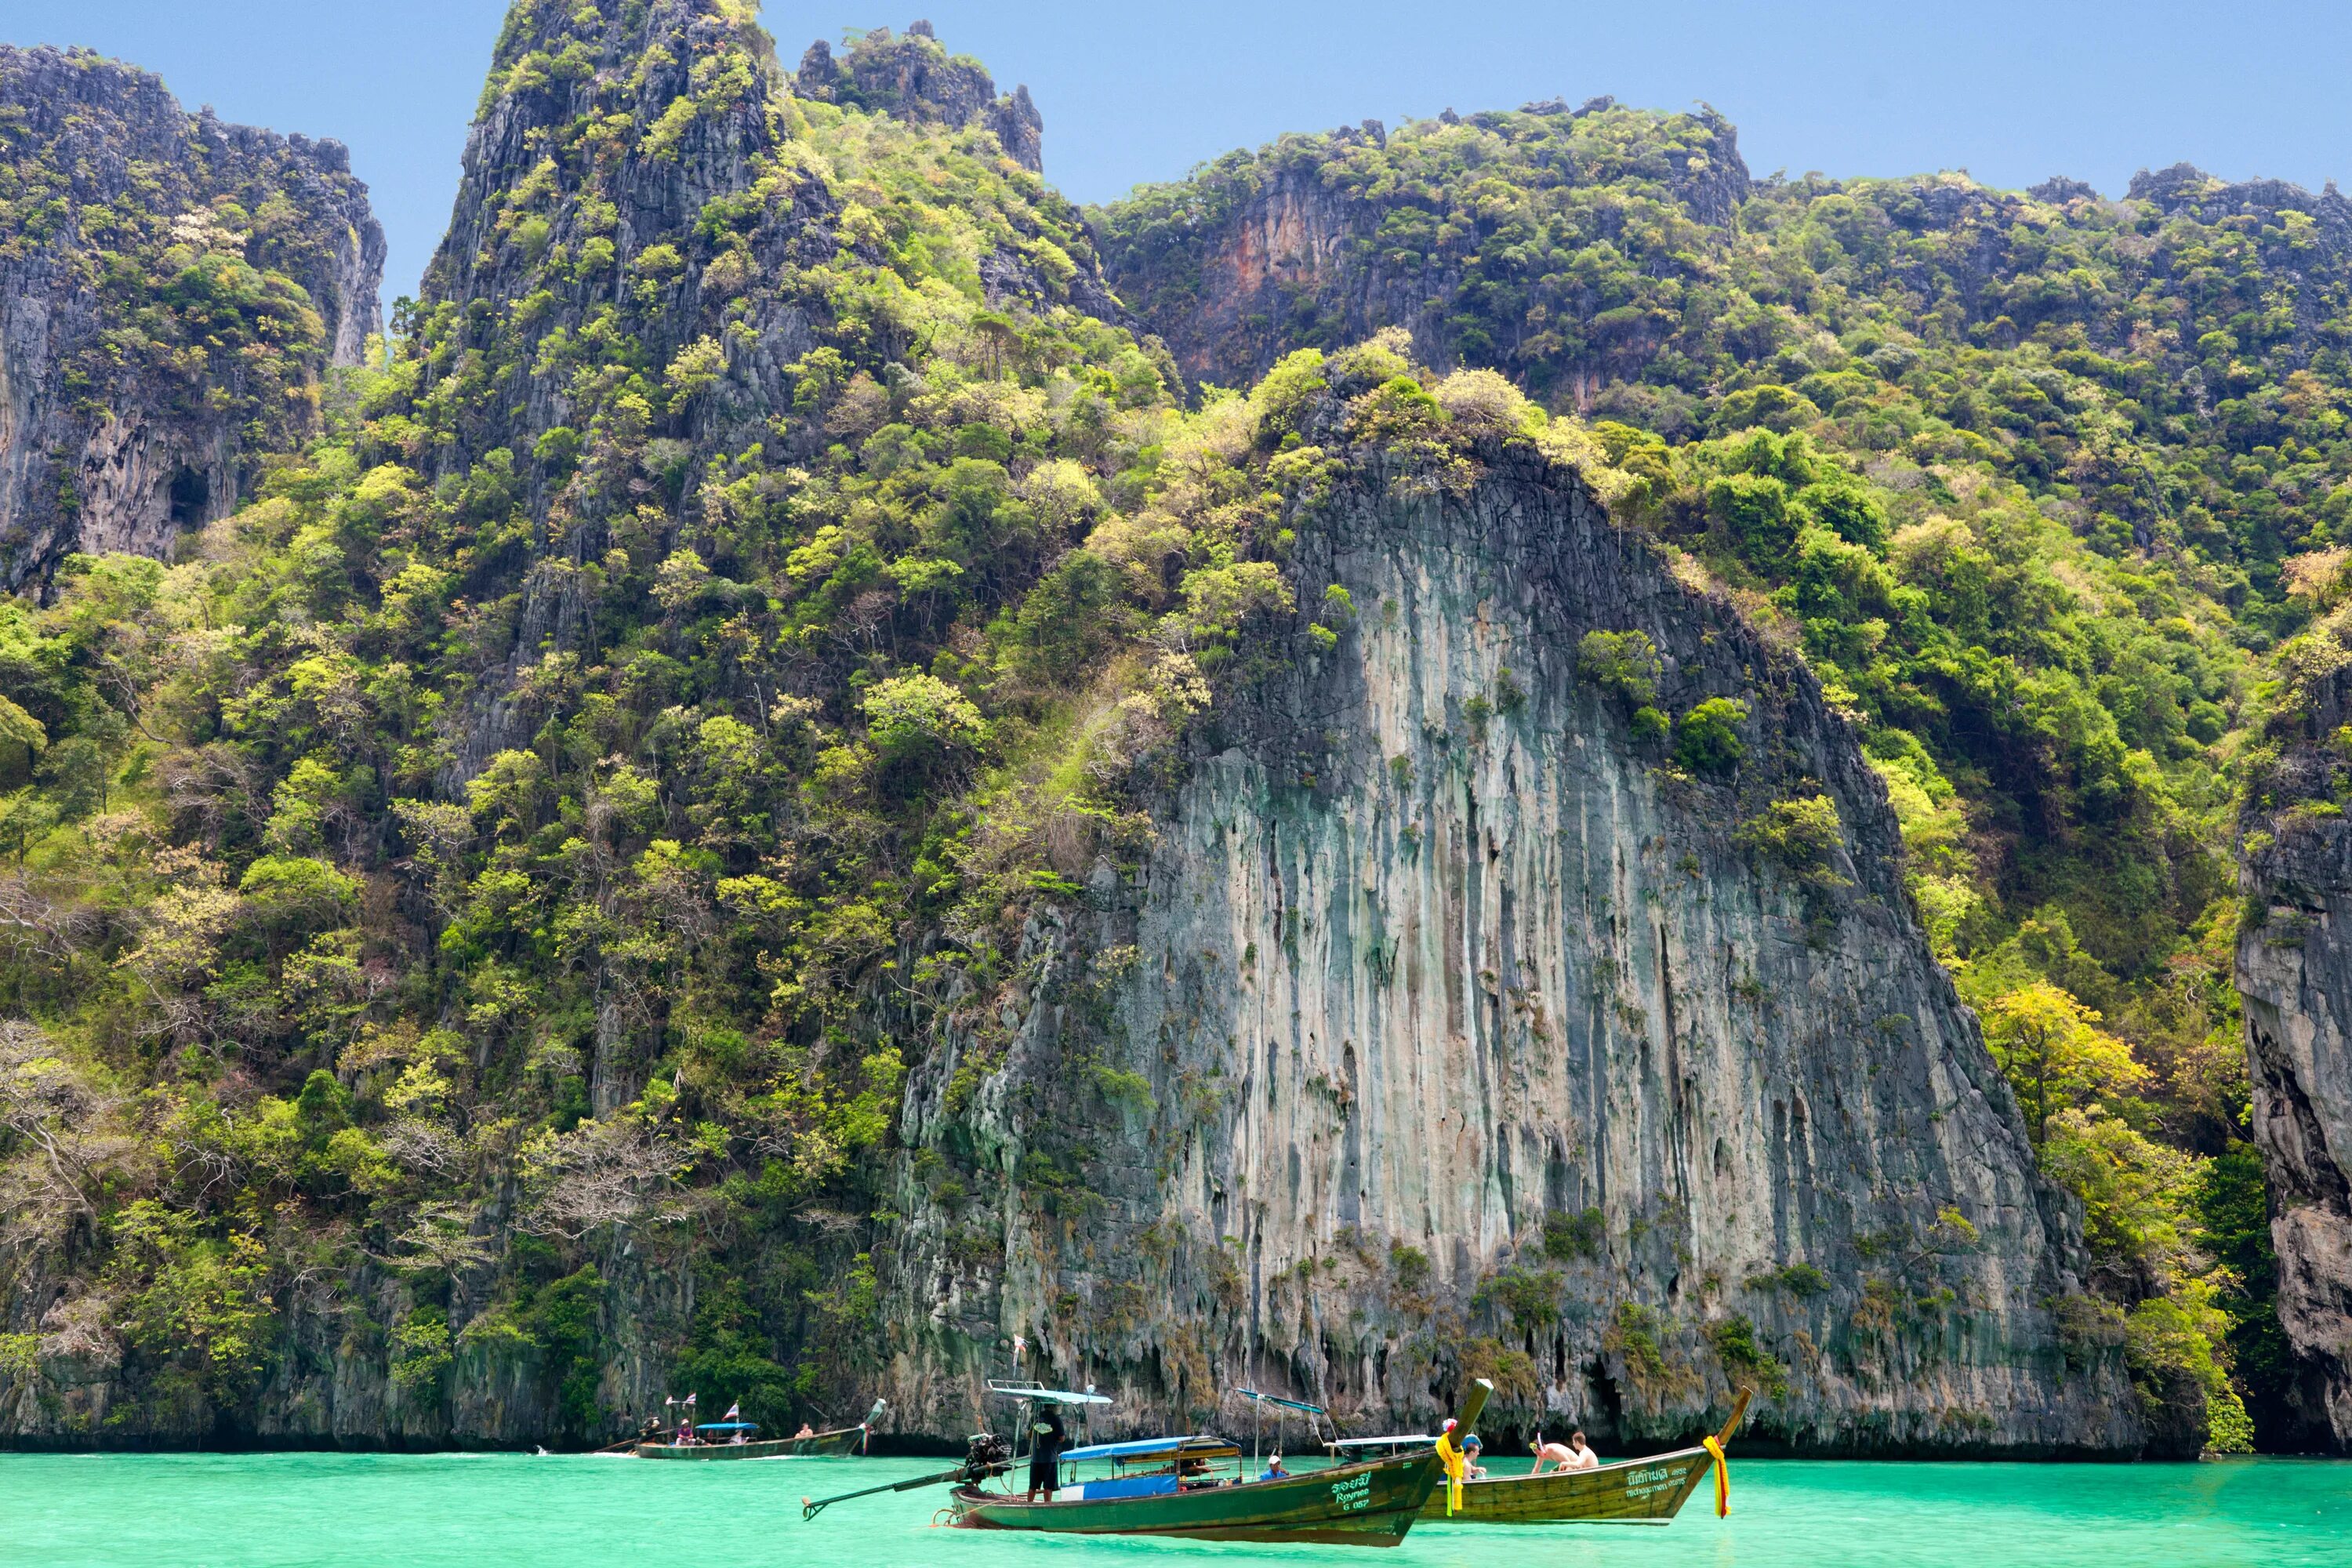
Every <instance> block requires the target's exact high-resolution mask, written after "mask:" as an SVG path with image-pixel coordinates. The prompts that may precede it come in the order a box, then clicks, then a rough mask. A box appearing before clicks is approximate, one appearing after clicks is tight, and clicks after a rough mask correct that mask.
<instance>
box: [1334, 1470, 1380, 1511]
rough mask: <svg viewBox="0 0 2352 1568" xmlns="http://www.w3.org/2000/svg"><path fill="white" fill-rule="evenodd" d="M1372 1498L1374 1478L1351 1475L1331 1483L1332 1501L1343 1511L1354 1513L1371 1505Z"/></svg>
mask: <svg viewBox="0 0 2352 1568" xmlns="http://www.w3.org/2000/svg"><path fill="white" fill-rule="evenodd" d="M1371 1500H1372V1478H1371V1477H1370V1476H1349V1478H1348V1479H1346V1480H1344V1481H1333V1482H1332V1483H1331V1501H1332V1502H1333V1504H1335V1505H1336V1506H1337V1507H1338V1508H1339V1511H1340V1512H1342V1513H1353V1512H1354V1511H1355V1510H1358V1509H1360V1508H1365V1507H1369V1506H1370V1503H1371Z"/></svg>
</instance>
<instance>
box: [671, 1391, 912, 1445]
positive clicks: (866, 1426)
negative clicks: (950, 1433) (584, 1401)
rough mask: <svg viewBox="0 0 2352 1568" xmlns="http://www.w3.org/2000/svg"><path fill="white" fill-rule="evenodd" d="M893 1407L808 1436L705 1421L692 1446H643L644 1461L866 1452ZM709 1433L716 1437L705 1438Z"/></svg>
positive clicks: (877, 1405)
mask: <svg viewBox="0 0 2352 1568" xmlns="http://www.w3.org/2000/svg"><path fill="white" fill-rule="evenodd" d="M887 1409H889V1405H887V1403H885V1402H884V1401H882V1400H879V1399H877V1400H876V1401H875V1402H874V1408H873V1409H871V1410H869V1411H867V1412H866V1419H865V1420H863V1421H860V1422H859V1423H858V1424H857V1425H856V1426H835V1427H834V1428H833V1429H832V1430H830V1431H826V1432H812V1433H810V1434H809V1435H808V1436H805V1437H768V1438H755V1437H753V1436H752V1434H753V1433H755V1432H757V1431H758V1430H759V1429H760V1424H759V1423H758V1422H756V1421H705V1422H703V1423H701V1424H700V1425H698V1426H696V1427H695V1428H694V1431H695V1435H696V1436H697V1438H698V1439H699V1440H698V1441H696V1442H692V1443H640V1444H638V1445H637V1449H636V1453H637V1458H640V1459H781V1458H788V1457H801V1458H806V1457H811V1456H816V1455H825V1454H850V1453H858V1452H862V1451H863V1450H864V1448H865V1447H866V1440H867V1439H868V1438H869V1437H871V1436H873V1431H874V1424H875V1423H876V1422H877V1421H879V1420H881V1419H882V1415H883V1412H885V1411H886V1410H887ZM705 1432H709V1433H711V1434H713V1436H710V1437H708V1438H704V1437H702V1436H701V1435H702V1434H703V1433H705Z"/></svg>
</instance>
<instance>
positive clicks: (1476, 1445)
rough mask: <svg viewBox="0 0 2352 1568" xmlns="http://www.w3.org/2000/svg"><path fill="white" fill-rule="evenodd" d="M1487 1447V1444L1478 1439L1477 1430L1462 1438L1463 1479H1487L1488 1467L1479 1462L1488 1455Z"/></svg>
mask: <svg viewBox="0 0 2352 1568" xmlns="http://www.w3.org/2000/svg"><path fill="white" fill-rule="evenodd" d="M1485 1448H1486V1445H1485V1444H1484V1443H1482V1442H1480V1441H1479V1440H1478V1434H1477V1433H1475V1432H1473V1433H1471V1434H1470V1436H1467V1437H1465V1438H1463V1439H1462V1479H1464V1480H1465V1481H1483V1480H1485V1479H1486V1466H1484V1465H1482V1464H1480V1463H1479V1462H1478V1461H1479V1460H1480V1459H1483V1458H1486V1454H1485V1452H1484V1450H1485Z"/></svg>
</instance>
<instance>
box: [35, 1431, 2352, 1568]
mask: <svg viewBox="0 0 2352 1568" xmlns="http://www.w3.org/2000/svg"><path fill="white" fill-rule="evenodd" d="M950 1462H951V1461H948V1460H941V1459H854V1458H853V1459H778V1460H770V1461H764V1462H753V1463H741V1464H715V1465H675V1464H655V1463H651V1462H648V1461H646V1460H643V1459H597V1458H568V1457H567V1458H527V1457H524V1456H520V1455H508V1454H481V1455H477V1454H446V1455H432V1456H425V1457H378V1456H372V1455H349V1454H259V1455H205V1454H173V1455H98V1456H86V1455H46V1454H0V1564H7V1565H9V1568H15V1565H16V1564H20V1563H21V1564H26V1565H28V1568H131V1565H136V1568H542V1565H553V1564H564V1565H566V1568H570V1565H574V1564H583V1565H593V1568H638V1565H644V1568H688V1565H691V1568H767V1565H770V1564H776V1565H787V1564H801V1563H812V1564H814V1563H823V1564H826V1565H827V1568H834V1565H839V1568H946V1565H947V1564H954V1565H955V1568H963V1565H965V1564H973V1565H976V1568H1151V1565H1155V1564H1160V1563H1168V1564H1181V1563H1183V1562H1185V1561H1188V1560H1190V1561H1199V1560H1202V1559H1225V1560H1234V1561H1244V1560H1261V1559H1263V1560H1267V1561H1274V1562H1282V1563H1302V1562H1307V1561H1314V1562H1318V1563H1325V1562H1328V1563H1356V1564H1359V1565H1360V1568H1372V1565H1373V1564H1375V1563H1377V1564H1380V1565H1381V1568H1408V1565H1412V1568H1497V1564H1498V1563H1499V1564H1504V1565H1507V1568H1518V1565H1519V1564H1544V1565H1550V1564H1559V1565H1560V1568H1639V1565H1643V1564H1675V1565H1678V1568H1832V1565H1833V1564H1845V1563H1854V1564H1875V1563H1887V1564H1898V1563H1899V1564H1902V1565H1903V1568H1946V1565H1949V1568H2011V1565H2016V1568H2132V1565H2136V1564H2142V1563H2146V1564H2151V1565H2163V1568H2235V1565H2238V1564H2244V1565H2245V1568H2300V1565H2303V1564H2326V1565H2328V1568H2347V1564H2352V1462H2329V1461H2326V1460H2296V1459H2240V1460H2228V1461H2223V1462H2220V1463H2210V1464H2201V1465H1895V1464H1885V1465H1860V1464H1816V1463H1802V1462H1796V1461H1771V1460H1748V1461H1742V1460H1740V1459H1738V1458H1737V1457H1735V1458H1733V1460H1732V1467H1731V1517H1730V1518H1729V1519H1727V1520H1718V1519H1717V1518H1716V1517H1715V1514H1714V1510H1713V1507H1712V1501H1713V1493H1712V1489H1711V1488H1702V1489H1700V1491H1699V1492H1698V1494H1697V1495H1696V1496H1695V1497H1693V1498H1692V1499H1691V1501H1690V1504H1689V1506H1688V1507H1686V1508H1685V1509H1684V1510H1683V1513H1682V1517H1681V1518H1679V1519H1677V1520H1676V1521H1675V1522H1674V1523H1673V1524H1671V1525H1667V1526H1665V1527H1664V1528H1648V1529H1643V1528H1628V1527H1624V1526H1617V1527H1606V1526H1590V1525H1588V1526H1552V1527H1544V1528H1538V1529H1532V1530H1528V1529H1523V1530H1502V1529H1496V1528H1493V1527H1485V1528H1481V1527H1476V1526H1461V1525H1454V1526H1447V1525H1419V1526H1416V1527H1415V1528H1414V1530H1413V1531H1412V1535H1411V1536H1410V1537H1408V1538H1407V1539H1406V1541H1405V1542H1404V1544H1403V1545H1402V1546H1401V1547H1398V1548H1397V1549H1395V1550H1393V1551H1389V1552H1370V1551H1366V1550H1364V1549H1361V1548H1349V1547H1317V1546H1274V1547H1268V1546H1249V1545H1218V1544H1210V1543H1191V1542H1145V1541H1102V1540H1087V1541H1080V1540H1074V1539H1071V1538H1067V1537H1065V1538H1062V1539H1059V1540H1055V1539H1051V1538H1034V1539H1020V1538H1013V1537H1008V1536H1002V1535H992V1534H986V1533H982V1532H979V1531H955V1532H953V1533H952V1534H950V1533H948V1532H945V1531H932V1530H930V1529H928V1528H927V1526H928V1525H929V1521H930V1519H931V1513H932V1510H933V1509H935V1508H936V1507H938V1505H939V1504H940V1503H941V1502H943V1501H945V1500H946V1494H945V1491H944V1489H935V1490H931V1491H918V1492H908V1493H903V1494H900V1495H898V1496H884V1497H877V1498H865V1499H860V1500H857V1501H856V1502H846V1503H842V1504H840V1505H838V1506H836V1507H835V1508H833V1509H830V1510H827V1511H826V1512H825V1513H824V1515H823V1516H821V1517H820V1518H819V1519H817V1520H816V1521H814V1523H809V1524H803V1523H802V1522H801V1519H800V1508H799V1503H800V1499H801V1497H802V1495H803V1493H812V1492H813V1493H815V1494H817V1495H819V1496H822V1495H824V1494H825V1493H827V1492H834V1491H846V1490H848V1489H851V1488H853V1487H858V1486H870V1485H873V1484H875V1483H877V1482H879V1481H885V1480H892V1479H898V1478H901V1477H905V1476H913V1475H919V1474H921V1473H923V1472H924V1471H926V1470H928V1469H937V1468H944V1467H945V1466H946V1465H947V1464H948V1463H950ZM1524 1463H1525V1461H1521V1464H1522V1465H1524ZM1495 1468H1496V1469H1498V1470H1501V1469H1507V1468H1510V1467H1509V1466H1508V1465H1498V1466H1496V1467H1495Z"/></svg>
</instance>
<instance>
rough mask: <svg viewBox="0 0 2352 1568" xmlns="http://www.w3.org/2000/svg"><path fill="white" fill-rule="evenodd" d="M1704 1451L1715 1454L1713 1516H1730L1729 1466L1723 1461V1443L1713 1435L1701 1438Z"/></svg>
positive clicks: (1721, 1517)
mask: <svg viewBox="0 0 2352 1568" xmlns="http://www.w3.org/2000/svg"><path fill="white" fill-rule="evenodd" d="M1701 1440H1702V1441H1703V1442H1705V1443H1706V1451H1707V1452H1708V1453H1710V1454H1713V1455H1714V1456H1715V1517H1716V1518H1717V1519H1729V1518H1730V1517H1731V1467H1730V1466H1729V1465H1727V1464H1725V1463H1724V1462H1723V1445H1722V1444H1720V1443H1718V1442H1717V1441H1716V1440H1715V1439H1714V1438H1713V1437H1706V1438H1703V1439H1701Z"/></svg>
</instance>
